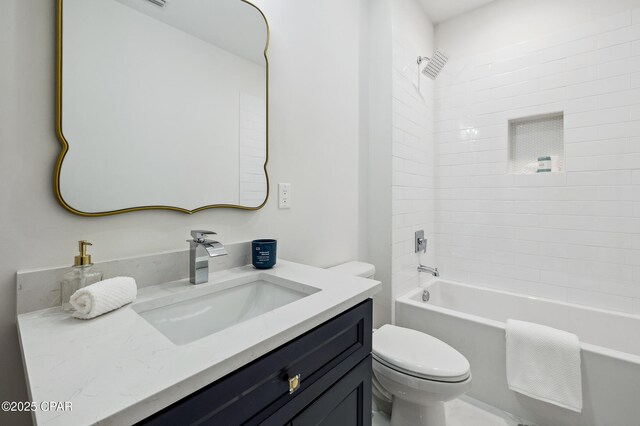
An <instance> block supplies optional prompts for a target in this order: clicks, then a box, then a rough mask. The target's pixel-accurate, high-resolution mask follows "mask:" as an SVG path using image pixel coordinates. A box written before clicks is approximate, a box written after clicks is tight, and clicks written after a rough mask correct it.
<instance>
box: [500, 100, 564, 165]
mask: <svg viewBox="0 0 640 426" xmlns="http://www.w3.org/2000/svg"><path fill="white" fill-rule="evenodd" d="M540 157H558V159H557V160H558V168H557V169H554V171H562V170H563V166H564V113H562V112H555V113H551V114H544V115H536V116H531V117H523V118H517V119H513V120H509V173H512V174H532V173H537V171H538V158H540Z"/></svg>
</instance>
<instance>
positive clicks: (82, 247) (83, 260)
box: [73, 240, 93, 266]
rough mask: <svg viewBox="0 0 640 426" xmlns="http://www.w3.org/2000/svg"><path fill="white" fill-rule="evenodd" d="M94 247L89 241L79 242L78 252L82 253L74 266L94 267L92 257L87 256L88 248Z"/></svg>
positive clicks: (77, 257) (75, 260)
mask: <svg viewBox="0 0 640 426" xmlns="http://www.w3.org/2000/svg"><path fill="white" fill-rule="evenodd" d="M92 245H93V244H91V243H90V242H89V241H85V240H80V241H78V250H79V251H80V254H78V255H77V256H76V257H75V258H74V262H73V266H88V265H93V263H91V255H90V254H87V246H92Z"/></svg>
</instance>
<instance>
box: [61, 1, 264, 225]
mask: <svg viewBox="0 0 640 426" xmlns="http://www.w3.org/2000/svg"><path fill="white" fill-rule="evenodd" d="M268 47H269V25H268V22H267V19H266V17H265V16H264V14H263V13H262V11H261V10H260V9H259V8H258V7H257V6H255V5H254V4H252V3H250V2H249V1H246V0H57V37H56V134H57V137H58V140H59V141H60V144H61V150H60V153H59V155H58V158H57V162H56V167H55V174H54V190H55V195H56V197H57V199H58V200H59V202H60V203H61V204H62V206H64V207H65V208H66V209H67V210H69V211H71V212H73V213H75V214H78V215H81V216H107V215H113V214H119V213H126V212H132V211H139V210H151V209H162V210H173V211H178V212H183V213H189V214H191V213H195V212H198V211H202V210H205V209H210V208H221V207H227V208H237V209H243V210H257V209H260V208H261V207H263V206H264V205H265V203H266V201H267V199H268V196H269V178H268V174H267V163H268V145H269V144H268V127H269V126H268V117H269V111H268V99H269V96H268V95H269V91H268V85H269V63H268V57H267V50H268Z"/></svg>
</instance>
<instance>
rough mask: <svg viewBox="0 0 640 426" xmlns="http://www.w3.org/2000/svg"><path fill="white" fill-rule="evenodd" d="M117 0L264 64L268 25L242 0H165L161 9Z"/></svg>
mask: <svg viewBox="0 0 640 426" xmlns="http://www.w3.org/2000/svg"><path fill="white" fill-rule="evenodd" d="M116 1H118V2H120V3H122V4H124V5H126V6H129V7H131V8H133V9H136V10H138V11H139V12H142V13H144V14H146V15H149V16H151V17H152V18H155V19H157V20H159V21H161V22H164V23H165V24H167V25H170V26H172V27H174V28H177V29H178V30H181V31H184V32H186V33H188V34H191V35H192V36H194V37H197V38H200V39H202V40H204V41H206V42H208V43H211V44H213V45H216V46H218V47H220V48H222V49H224V50H226V51H228V52H231V53H233V54H235V55H238V56H241V57H243V58H245V59H247V60H250V61H252V62H255V63H256V64H258V65H264V47H265V44H266V39H267V27H266V24H265V21H264V18H263V17H262V15H261V14H260V12H259V11H258V10H257V9H256V8H254V7H253V6H250V5H248V4H247V3H245V2H240V1H228V0H168V1H167V6H166V7H165V8H164V9H163V8H159V7H157V6H154V5H152V4H151V3H149V2H148V1H146V0H116Z"/></svg>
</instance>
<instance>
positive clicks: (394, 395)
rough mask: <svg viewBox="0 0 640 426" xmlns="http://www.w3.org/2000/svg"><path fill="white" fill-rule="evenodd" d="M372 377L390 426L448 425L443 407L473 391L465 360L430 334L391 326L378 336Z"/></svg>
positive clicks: (360, 268)
mask: <svg viewBox="0 0 640 426" xmlns="http://www.w3.org/2000/svg"><path fill="white" fill-rule="evenodd" d="M331 269H332V270H334V271H337V272H341V273H345V274H349V275H357V276H361V277H365V278H373V276H374V273H375V267H374V266H373V265H371V264H368V263H362V262H348V263H345V264H342V265H338V266H335V267H333V268H331ZM373 373H374V380H373V384H374V388H373V395H374V403H375V404H376V406H377V408H378V409H379V410H382V411H388V410H389V408H390V411H391V413H389V414H391V426H445V425H446V419H445V412H444V403H445V402H447V401H450V400H452V399H455V398H457V397H459V396H460V395H462V394H464V393H465V392H467V390H469V387H470V386H471V371H470V367H469V361H467V359H466V358H465V357H464V355H462V354H461V353H460V352H458V351H456V350H455V349H454V348H452V347H451V346H449V345H447V344H446V343H445V342H443V341H442V340H439V339H436V338H435V337H432V336H429V335H428V334H425V333H421V332H419V331H416V330H411V329H408V328H403V327H397V326H394V325H391V324H386V325H384V326H382V327H381V328H380V329H378V330H377V331H374V334H373ZM389 397H391V401H389V399H388V398H389ZM389 402H391V404H389Z"/></svg>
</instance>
